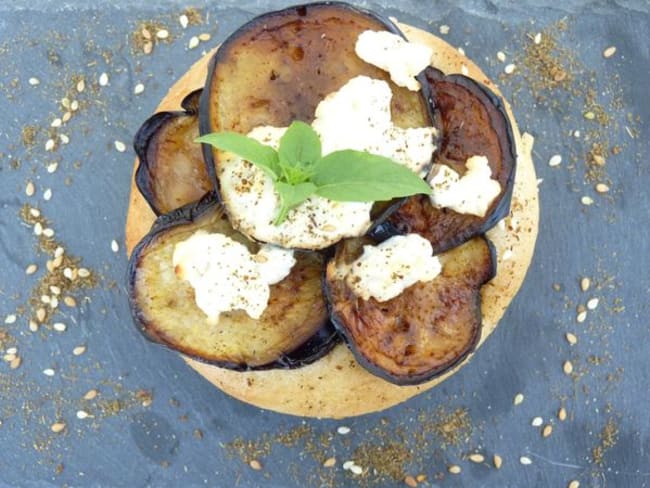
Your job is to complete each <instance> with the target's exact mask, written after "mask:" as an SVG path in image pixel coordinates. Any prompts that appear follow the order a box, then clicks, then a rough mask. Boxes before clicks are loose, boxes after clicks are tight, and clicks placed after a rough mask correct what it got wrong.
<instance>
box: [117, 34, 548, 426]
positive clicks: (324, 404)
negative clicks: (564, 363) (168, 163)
mask: <svg viewBox="0 0 650 488" xmlns="http://www.w3.org/2000/svg"><path fill="white" fill-rule="evenodd" d="M398 26H399V27H400V28H401V29H402V32H404V34H405V35H406V36H407V37H408V38H409V40H411V41H414V42H418V43H421V44H426V45H428V46H430V47H431V48H432V49H433V51H434V57H433V63H432V64H433V65H434V66H435V67H436V68H438V69H440V70H441V71H443V72H444V73H446V74H449V73H461V72H463V74H466V75H468V76H469V77H471V78H473V79H475V80H476V81H479V82H480V83H483V84H484V85H486V86H487V87H489V88H490V89H491V90H492V91H494V92H495V93H496V94H498V95H501V94H500V92H499V89H498V88H497V87H496V85H495V84H494V83H493V82H492V81H491V80H490V79H488V77H487V76H486V75H485V74H484V73H483V72H482V71H481V70H480V68H479V67H478V66H476V65H475V64H474V63H473V62H472V61H470V60H469V59H468V58H466V57H465V56H463V55H461V54H460V53H459V52H458V50H457V49H456V48H454V47H453V46H451V45H449V44H448V43H446V42H445V41H443V40H442V39H440V38H438V37H436V36H434V35H432V34H430V33H428V32H425V31H423V30H420V29H417V28H414V27H411V26H408V25H405V24H398ZM213 53H214V51H212V52H210V53H208V54H206V55H205V56H204V57H203V58H201V59H200V60H199V61H197V62H196V63H195V64H194V65H193V66H192V67H191V68H190V70H189V71H187V72H186V73H185V74H184V75H183V76H182V77H181V78H180V80H178V81H177V82H176V83H175V84H174V86H172V87H171V89H170V90H169V93H168V94H167V96H165V98H164V99H163V100H162V102H161V103H160V105H159V106H158V111H164V110H178V109H179V107H180V102H181V100H182V99H183V97H184V96H185V95H186V94H188V93H189V92H191V91H193V90H195V89H197V88H202V87H203V85H204V82H205V78H206V75H207V68H208V62H209V60H210V58H211V56H212V54H213ZM463 67H464V68H463ZM465 68H466V70H467V71H465ZM505 106H506V110H507V113H508V115H509V117H510V121H511V124H512V129H513V134H514V138H515V142H516V145H517V154H518V157H517V171H516V178H515V183H514V189H513V196H512V205H511V211H510V216H509V217H508V218H506V219H505V220H504V221H503V222H502V223H503V224H505V225H497V226H496V227H495V228H493V229H492V230H491V231H489V232H488V237H489V238H490V240H491V241H492V242H493V243H494V246H495V248H496V251H497V256H498V258H497V275H496V277H495V278H494V279H493V280H492V281H491V282H489V283H488V284H487V285H485V286H484V287H483V288H482V291H481V296H482V306H481V311H482V314H483V330H482V335H481V340H480V343H479V344H478V346H477V348H476V350H478V348H479V347H480V345H481V344H482V343H483V342H484V341H485V340H486V339H487V338H488V336H489V335H490V334H491V333H492V332H493V331H494V329H495V328H496V326H497V323H498V321H499V319H500V318H501V317H502V316H503V313H504V312H505V310H506V308H507V307H508V305H509V304H510V301H511V300H512V299H513V298H514V296H515V295H516V293H517V291H518V290H519V287H520V286H521V284H522V283H523V281H524V278H525V275H526V271H527V270H528V266H529V265H530V261H531V259H532V256H533V250H534V247H535V240H536V238H537V230H538V221H539V206H538V196H537V179H536V176H535V168H534V166H533V161H532V158H531V150H532V143H533V138H532V136H530V135H529V134H523V136H522V134H521V133H520V132H519V129H518V127H517V124H516V123H515V120H514V117H513V115H512V110H511V108H510V106H509V105H508V104H507V103H506V104H505ZM137 164H138V162H137V160H136V167H137ZM154 220H155V215H154V213H153V212H152V211H151V209H150V208H149V206H148V205H147V203H146V201H145V200H144V198H143V197H142V196H141V195H140V192H139V191H138V189H137V188H136V186H135V183H134V181H133V180H132V182H131V196H130V200H129V209H128V214H127V219H126V246H127V252H128V253H129V254H130V253H131V251H132V249H133V248H134V246H135V245H136V244H137V243H138V241H139V240H140V239H141V238H142V237H144V235H145V234H147V232H148V231H149V229H150V227H151V225H152V224H153V222H154ZM475 352H476V351H475ZM472 356H473V354H472V355H470V356H469V357H468V358H466V359H465V360H464V361H462V362H461V363H460V364H459V365H457V366H456V367H455V368H453V369H452V370H450V371H448V372H446V373H445V374H443V375H441V376H439V377H437V378H435V379H433V380H431V381H430V382H427V383H424V384H421V385H416V386H397V385H394V384H391V383H388V382H386V381H384V380H383V379H381V378H378V377H376V376H373V375H372V374H370V373H369V372H367V371H366V370H365V369H364V368H363V367H361V366H360V365H359V364H358V363H357V362H356V360H355V359H354V357H353V356H352V353H351V352H350V351H349V350H348V348H347V346H346V345H345V344H340V345H338V346H336V348H335V349H334V350H333V351H332V352H331V353H330V354H328V355H327V356H325V357H324V358H322V359H320V360H319V361H316V362H315V363H313V364H311V365H308V366H304V367H301V368H298V369H292V370H284V369H275V370H267V371H253V372H245V373H242V372H237V371H231V370H227V369H223V368H219V367H216V366H212V365H209V364H204V363H201V362H199V361H196V360H193V359H190V358H184V359H185V361H186V362H187V363H188V364H189V365H190V366H191V367H192V368H193V369H195V370H196V371H197V372H199V373H200V374H201V375H203V376H204V377H205V378H206V379H207V380H208V381H210V382H211V383H212V384H214V385H215V386H217V387H218V388H220V389H221V390H223V391H224V392H226V393H228V394H230V395H232V396H234V397H235V398H238V399H240V400H242V401H245V402H248V403H251V404H253V405H256V406H258V407H262V408H266V409H270V410H275V411H277V412H282V413H287V414H293V415H301V416H309V417H331V418H342V417H349V416H354V415H361V414H365V413H370V412H375V411H378V410H383V409H385V408H388V407H391V406H393V405H396V404H398V403H401V402H403V401H405V400H408V399H409V398H411V397H413V396H415V395H417V394H418V393H421V392H423V391H426V390H428V389H430V388H432V387H434V386H436V385H437V384H439V383H441V382H442V381H444V380H445V379H446V378H448V377H449V376H451V375H452V374H454V373H455V372H456V371H458V369H460V368H461V367H462V366H463V365H464V364H466V363H467V361H469V360H470V359H471V357H472Z"/></svg>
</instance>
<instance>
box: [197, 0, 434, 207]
mask: <svg viewBox="0 0 650 488" xmlns="http://www.w3.org/2000/svg"><path fill="white" fill-rule="evenodd" d="M365 30H375V31H390V32H394V33H396V34H399V35H402V34H401V32H400V31H399V29H398V28H397V27H396V26H395V25H394V24H393V23H392V22H391V21H389V20H387V19H382V18H380V17H378V16H376V15H375V14H372V13H370V12H366V11H363V10H360V9H357V8H355V7H352V6H350V5H347V4H344V3H337V2H324V3H314V4H308V5H303V6H299V7H290V8H287V9H284V10H280V11H277V12H272V13H269V14H265V15H262V16H260V17H257V18H255V19H253V20H252V21H251V22H249V23H248V24H246V25H244V26H243V27H241V28H240V29H239V30H237V31H236V32H235V33H234V34H233V35H231V36H230V37H229V38H228V39H227V40H226V41H225V42H224V43H223V44H222V45H221V47H220V48H219V50H218V51H217V53H216V54H215V56H214V58H213V59H212V61H211V64H210V68H209V70H208V79H207V82H206V87H205V90H204V92H203V94H202V96H201V115H200V129H201V134H202V135H203V134H207V133H211V132H219V131H235V132H239V133H242V134H247V133H248V132H250V131H251V130H252V129H254V128H256V127H260V126H267V125H270V126H274V127H287V126H289V124H290V123H291V122H292V121H294V120H301V121H304V122H307V123H311V122H312V121H313V118H314V112H315V109H316V107H317V105H318V103H319V102H320V101H321V100H322V99H323V98H324V97H325V96H326V95H328V94H330V93H332V92H335V91H337V90H339V89H340V88H341V87H342V86H343V85H345V84H346V83H347V82H348V81H350V80H351V79H352V78H354V77H356V76H359V75H365V76H369V77H371V78H374V79H380V80H385V81H386V82H388V83H389V84H390V86H391V89H392V93H393V98H392V102H391V111H392V118H393V122H394V124H395V125H397V126H399V127H402V128H412V127H430V126H431V125H432V112H431V107H430V104H429V103H428V99H429V93H428V90H429V88H428V84H427V83H426V80H425V79H424V78H423V77H422V76H421V77H420V81H421V85H422V87H423V88H422V90H421V91H419V92H413V91H409V90H408V89H406V88H402V87H398V86H396V85H395V84H394V83H393V82H392V81H390V78H389V76H388V74H387V73H385V72H384V71H382V70H381V69H379V68H376V67H374V66H372V65H370V64H368V63H366V62H364V61H363V60H361V59H360V58H359V57H358V56H357V55H356V53H355V51H354V47H355V43H356V39H357V37H358V35H359V34H360V33H361V32H364V31H365ZM204 157H205V160H206V163H207V165H208V171H209V173H210V177H211V178H212V180H213V182H214V184H215V188H217V191H218V190H219V185H218V171H217V166H218V165H219V152H218V151H216V150H213V148H212V147H210V146H208V145H204ZM394 208H395V206H394V205H386V204H383V205H382V206H381V207H379V206H378V207H377V208H376V209H374V211H373V213H372V215H373V219H381V218H382V217H383V216H384V215H386V214H387V213H389V212H390V211H392V210H393V209H394ZM379 209H381V210H379Z"/></svg>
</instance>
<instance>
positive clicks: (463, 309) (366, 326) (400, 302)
mask: <svg viewBox="0 0 650 488" xmlns="http://www.w3.org/2000/svg"><path fill="white" fill-rule="evenodd" d="M369 243H372V241H371V240H370V239H369V238H362V239H349V240H347V241H343V242H342V243H340V244H339V245H338V248H337V253H336V256H335V258H334V259H332V260H331V261H330V262H329V263H328V266H327V271H326V275H325V280H324V281H325V286H324V288H325V293H326V296H327V298H328V305H329V307H330V316H331V318H332V321H333V322H334V325H335V326H336V327H337V329H338V330H339V331H340V332H341V333H342V335H343V337H344V338H345V340H346V342H347V344H348V347H349V348H350V350H351V351H352V353H353V354H354V356H355V358H356V360H357V361H358V362H359V363H360V364H361V365H362V366H364V367H365V368H366V369H367V370H368V371H370V372H371V373H372V374H374V375H376V376H379V377H381V378H383V379H385V380H387V381H389V382H391V383H394V384H396V385H402V386H403V385H417V384H421V383H424V382H427V381H429V380H431V379H433V378H434V377H436V376H439V375H441V374H443V373H445V372H446V371H448V370H449V369H451V368H453V367H454V366H455V365H457V364H458V363H460V362H461V361H462V360H463V359H465V358H466V357H467V355H468V354H470V353H471V352H472V351H473V350H474V349H475V348H476V345H477V344H478V342H479V339H480V337H481V325H482V315H481V294H480V290H481V286H482V285H484V284H485V283H487V282H488V281H489V280H491V279H492V278H493V277H494V276H495V275H496V258H495V252H494V247H493V246H492V243H491V242H490V241H489V240H488V239H486V238H485V237H484V236H478V237H475V238H473V239H472V240H470V241H468V242H466V243H465V244H463V245H461V246H459V247H456V248H454V249H452V250H450V251H447V252H446V253H444V254H442V255H440V256H439V257H440V261H441V263H442V265H443V269H442V272H441V274H440V275H438V276H437V277H436V278H435V279H434V280H432V281H429V282H426V283H416V284H415V285H412V286H410V287H408V288H407V289H406V290H404V292H402V294H401V295H399V296H397V297H395V298H393V299H391V300H388V301H386V302H378V301H376V300H375V299H374V298H370V299H369V300H363V299H361V298H359V297H357V296H356V295H355V294H354V293H353V292H352V290H351V289H350V288H349V286H348V285H347V284H346V282H345V279H344V278H341V275H340V274H339V273H338V271H337V269H341V268H340V267H342V266H346V265H348V264H350V263H352V262H353V261H354V260H355V259H356V258H357V257H358V256H359V255H360V254H361V253H362V249H363V245H364V244H369Z"/></svg>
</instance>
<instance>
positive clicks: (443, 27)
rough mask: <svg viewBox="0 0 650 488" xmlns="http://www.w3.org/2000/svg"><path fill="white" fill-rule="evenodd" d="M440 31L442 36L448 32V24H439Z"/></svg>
mask: <svg viewBox="0 0 650 488" xmlns="http://www.w3.org/2000/svg"><path fill="white" fill-rule="evenodd" d="M440 33H441V34H442V35H443V36H444V35H447V34H449V26H448V25H444V24H443V25H441V26H440Z"/></svg>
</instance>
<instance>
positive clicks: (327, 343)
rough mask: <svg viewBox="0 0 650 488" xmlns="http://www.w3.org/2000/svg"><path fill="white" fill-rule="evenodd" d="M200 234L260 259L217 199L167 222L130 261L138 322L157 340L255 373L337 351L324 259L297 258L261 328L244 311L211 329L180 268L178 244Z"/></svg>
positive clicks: (185, 209) (186, 209) (163, 220)
mask: <svg viewBox="0 0 650 488" xmlns="http://www.w3.org/2000/svg"><path fill="white" fill-rule="evenodd" d="M198 229H203V230H206V231H208V232H219V233H222V234H225V235H228V236H230V237H231V238H233V239H235V240H237V241H239V242H242V243H243V244H245V245H247V246H248V247H249V248H250V249H251V251H255V250H256V248H257V244H255V243H252V242H250V241H248V240H247V239H246V238H245V237H243V236H242V235H240V234H238V233H237V232H236V231H235V230H233V229H232V227H231V226H230V224H229V223H228V220H227V219H226V216H225V213H224V211H223V208H222V206H221V205H220V204H219V203H217V202H216V200H215V198H214V195H211V194H209V195H207V196H206V197H204V198H203V199H202V200H200V201H199V202H197V203H194V204H191V205H188V206H186V207H183V208H181V209H178V210H176V211H174V212H172V213H171V214H168V215H164V216H162V217H160V218H159V219H158V220H157V222H156V224H155V225H154V227H153V229H152V230H151V232H150V233H149V234H148V235H147V236H146V237H145V238H144V239H143V240H142V241H141V242H140V243H139V244H138V246H137V247H136V248H135V250H134V251H133V254H132V255H131V259H130V261H129V270H128V272H129V299H130V302H131V310H132V314H133V318H134V321H135V323H136V325H137V327H138V328H139V330H140V331H141V332H142V333H143V334H144V335H145V336H146V337H147V338H148V339H150V340H152V341H154V342H157V343H160V344H163V345H166V346H168V347H170V348H172V349H174V350H176V351H179V352H181V353H183V354H185V355H187V356H191V357H193V358H195V359H199V360H201V361H204V362H208V363H211V364H216V365H219V366H222V367H226V368H230V369H236V370H249V369H267V368H273V367H283V368H287V367H296V366H300V365H303V364H307V363H309V362H311V361H315V360H316V359H318V358H320V357H321V356H322V355H324V354H326V353H327V352H328V351H329V350H330V349H331V347H332V346H333V345H334V344H335V343H336V335H337V334H336V332H335V330H334V328H333V327H332V325H331V323H330V321H329V319H328V316H327V310H326V305H325V300H324V297H323V293H322V289H321V278H322V270H323V264H324V263H323V257H322V256H321V255H320V254H318V253H313V252H300V251H299V252H296V253H295V258H296V261H297V262H296V264H295V265H294V267H293V269H292V271H291V273H290V274H289V276H287V277H286V278H285V279H284V280H282V281H281V282H279V283H277V284H276V285H273V286H271V296H270V299H269V306H268V308H267V309H266V310H265V312H264V313H263V314H262V316H261V317H260V319H259V320H254V319H251V318H250V317H249V316H248V315H247V314H246V313H245V312H243V311H234V312H230V313H224V314H222V315H221V317H220V319H219V322H218V324H217V325H209V324H208V322H207V320H206V316H205V314H204V313H203V311H202V310H201V309H199V308H198V307H197V305H196V303H195V299H194V290H193V289H192V287H191V286H190V285H189V283H188V282H186V281H183V280H181V279H179V278H178V277H177V276H176V273H175V272H174V266H173V265H172V254H173V251H174V246H175V244H176V243H178V242H180V241H182V240H185V239H187V238H188V237H189V236H190V235H192V234H193V233H194V232H195V231H197V230H198Z"/></svg>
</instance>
